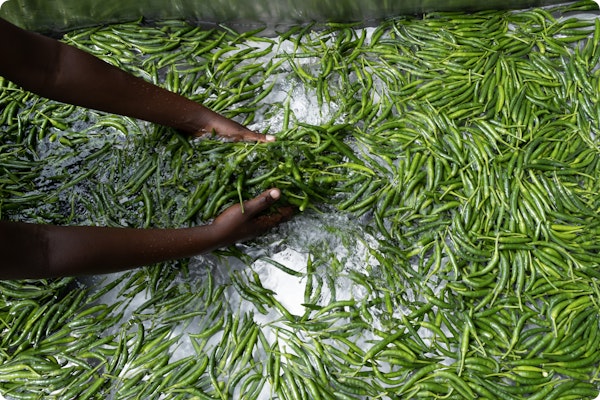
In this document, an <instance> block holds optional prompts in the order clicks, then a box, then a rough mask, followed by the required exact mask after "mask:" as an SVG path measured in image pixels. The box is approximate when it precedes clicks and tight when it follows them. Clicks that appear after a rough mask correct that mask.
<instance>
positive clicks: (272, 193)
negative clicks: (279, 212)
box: [244, 188, 281, 217]
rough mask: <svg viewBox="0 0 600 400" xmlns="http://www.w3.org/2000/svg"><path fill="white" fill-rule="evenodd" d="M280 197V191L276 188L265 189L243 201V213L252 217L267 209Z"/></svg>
mask: <svg viewBox="0 0 600 400" xmlns="http://www.w3.org/2000/svg"><path fill="white" fill-rule="evenodd" d="M280 197H281V191H280V190H279V189H277V188H272V189H268V190H265V191H264V192H262V193H261V194H259V195H258V196H257V197H255V198H253V199H250V200H246V201H245V202H244V215H245V216H248V217H253V216H255V215H256V214H259V213H261V212H262V211H264V210H266V209H268V208H269V207H270V206H271V205H272V204H273V203H275V202H276V201H277V200H279V198H280Z"/></svg>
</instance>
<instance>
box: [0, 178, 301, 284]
mask: <svg viewBox="0 0 600 400" xmlns="http://www.w3.org/2000/svg"><path fill="white" fill-rule="evenodd" d="M280 194H281V193H280V191H279V190H277V189H270V190H268V191H265V192H264V193H262V194H261V195H259V196H258V197H256V198H254V199H251V200H248V201H246V202H244V206H243V207H242V206H241V205H240V204H236V205H234V206H231V207H230V208H228V209H227V210H225V211H224V212H223V213H222V214H221V215H219V216H218V217H217V218H215V220H214V221H213V222H212V223H211V224H208V225H203V226H197V227H191V228H181V229H134V228H111V227H89V226H55V225H39V224H28V223H20V222H5V221H2V222H0V255H1V257H2V262H1V264H0V265H1V266H0V279H25V278H31V279H36V278H54V277H62V276H81V275H92V274H104V273H111V272H116V271H121V270H127V269H131V268H135V267H139V266H144V265H150V264H153V263H157V262H161V261H167V260H174V259H180V258H187V257H191V256H195V255H198V254H202V253H206V252H209V251H212V250H215V249H218V248H222V247H226V246H229V245H231V244H234V243H237V242H241V241H245V240H249V239H252V238H254V237H256V236H258V235H260V234H262V233H264V232H266V231H267V230H268V229H270V228H272V227H274V226H276V225H277V224H279V223H281V222H282V221H285V220H286V219H288V218H289V217H290V216H291V213H292V210H291V209H290V208H280V209H278V212H277V213H274V214H264V213H263V212H264V211H267V210H268V209H269V207H270V206H271V205H273V204H274V203H275V202H276V201H277V200H278V198H279V197H280Z"/></svg>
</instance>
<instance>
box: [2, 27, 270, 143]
mask: <svg viewBox="0 0 600 400" xmlns="http://www.w3.org/2000/svg"><path fill="white" fill-rule="evenodd" d="M0 54H2V62H0V76H3V77H5V78H6V79H8V80H10V81H13V82H14V83H17V84H18V85H20V86H22V87H23V88H25V89H27V90H29V91H32V92H34V93H36V94H39V95H41V96H44V97H47V98H50V99H53V100H57V101H61V102H64V103H69V104H75V105H78V106H82V107H87V108H93V109H96V110H100V111H105V112H109V113H114V114H120V115H127V116H130V117H133V118H138V119H142V120H145V121H149V122H153V123H156V124H160V125H165V126H170V127H173V128H175V129H178V130H181V131H183V132H186V133H189V134H192V135H204V134H211V133H213V132H214V133H216V134H218V135H220V136H222V137H224V138H227V139H230V140H234V141H237V140H244V141H272V140H274V138H273V137H272V136H268V135H267V136H265V135H262V134H259V133H256V132H252V131H250V130H249V129H247V128H245V127H244V126H242V125H240V124H238V123H237V122H235V121H232V120H230V119H228V118H225V117H223V116H222V115H220V114H218V113H215V112H213V111H211V110H210V109H208V108H206V107H204V106H203V105H201V104H199V103H196V102H194V101H192V100H189V99H187V98H185V97H183V96H181V95H179V94H176V93H173V92H170V91H168V90H166V89H163V88H160V87H159V86H156V85H154V84H152V83H149V82H146V81H144V80H143V79H140V78H137V77H134V76H133V75H131V74H129V73H127V72H125V71H123V70H121V69H119V68H117V67H114V66H112V65H110V64H108V63H106V62H104V61H102V60H100V59H99V58H97V57H94V56H93V55H91V54H88V53H86V52H84V51H82V50H79V49H77V48H75V47H73V46H69V45H67V44H65V43H62V42H60V41H57V40H55V39H52V38H49V37H46V36H43V35H40V34H37V33H34V32H29V31H26V30H23V29H21V28H19V27H17V26H15V25H13V24H11V23H9V22H8V21H6V20H3V19H1V18H0Z"/></svg>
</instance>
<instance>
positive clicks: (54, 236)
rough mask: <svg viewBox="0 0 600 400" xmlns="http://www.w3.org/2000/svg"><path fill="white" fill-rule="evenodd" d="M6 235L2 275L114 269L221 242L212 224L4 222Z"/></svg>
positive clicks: (0, 227) (1, 229) (1, 230)
mask: <svg viewBox="0 0 600 400" xmlns="http://www.w3.org/2000/svg"><path fill="white" fill-rule="evenodd" d="M0 238H1V244H0V250H1V251H2V254H3V258H4V260H3V262H2V268H1V270H0V279H20V278H48V277H62V276H81V275H92V274H104V273H111V272H116V271H122V270H126V269H131V268H135V267H140V266H145V265H151V264H154V263H157V262H161V261H166V260H173V259H179V258H187V257H191V256H194V255H198V254H201V253H205V252H208V251H211V250H214V249H215V248H218V247H220V243H218V240H217V239H216V235H214V234H213V232H212V231H211V226H210V225H206V226H199V227H194V228H184V229H128V228H105V227H84V226H53V225H36V224H25V223H17V222H0Z"/></svg>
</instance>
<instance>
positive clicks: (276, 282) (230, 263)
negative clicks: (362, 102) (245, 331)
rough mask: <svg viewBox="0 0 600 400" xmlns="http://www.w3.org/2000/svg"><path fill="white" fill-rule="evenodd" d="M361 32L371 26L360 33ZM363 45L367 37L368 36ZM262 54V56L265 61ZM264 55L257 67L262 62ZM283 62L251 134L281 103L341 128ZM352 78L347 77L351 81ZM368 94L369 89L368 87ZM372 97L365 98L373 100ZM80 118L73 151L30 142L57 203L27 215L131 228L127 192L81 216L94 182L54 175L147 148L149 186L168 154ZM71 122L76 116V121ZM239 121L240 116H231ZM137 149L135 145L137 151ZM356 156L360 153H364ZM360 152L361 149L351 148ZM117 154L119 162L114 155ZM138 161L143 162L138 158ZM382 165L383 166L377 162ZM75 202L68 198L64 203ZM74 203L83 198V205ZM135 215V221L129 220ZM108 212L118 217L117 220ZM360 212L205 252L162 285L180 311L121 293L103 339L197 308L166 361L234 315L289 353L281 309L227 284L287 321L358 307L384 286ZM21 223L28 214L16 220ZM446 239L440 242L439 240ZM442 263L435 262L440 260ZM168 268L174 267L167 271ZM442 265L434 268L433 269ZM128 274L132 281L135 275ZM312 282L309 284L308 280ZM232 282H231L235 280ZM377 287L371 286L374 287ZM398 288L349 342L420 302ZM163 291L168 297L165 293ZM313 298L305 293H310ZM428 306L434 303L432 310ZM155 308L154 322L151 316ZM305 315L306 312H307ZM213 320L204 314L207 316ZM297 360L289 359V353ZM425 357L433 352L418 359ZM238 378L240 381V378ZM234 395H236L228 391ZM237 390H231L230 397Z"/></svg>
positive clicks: (127, 170) (94, 283)
mask: <svg viewBox="0 0 600 400" xmlns="http://www.w3.org/2000/svg"><path fill="white" fill-rule="evenodd" d="M368 32H369V35H367V36H370V34H371V33H372V30H369V31H368ZM367 41H368V37H367ZM252 45H253V46H254V45H255V46H256V47H260V46H264V43H261V42H258V43H256V44H252ZM291 46H292V44H291V42H289V43H288V42H283V43H281V44H280V46H279V47H278V48H277V50H276V52H280V53H285V52H291V48H292V47H291ZM267 57H271V55H269V56H267ZM267 57H265V60H264V61H265V62H267V61H268V60H269V59H270V58H267ZM296 62H298V63H300V64H301V65H302V66H303V67H305V68H311V66H313V64H314V63H315V62H316V60H315V59H313V58H300V59H298V60H296ZM286 65H287V64H285V63H284V64H282V67H281V69H280V70H279V71H277V73H274V74H273V75H272V76H271V77H269V78H268V79H267V81H266V84H265V86H266V85H267V84H268V83H271V82H275V85H274V86H273V90H272V91H271V92H270V93H269V95H268V96H266V97H265V99H264V100H263V101H264V107H263V109H262V110H263V111H264V113H257V114H256V116H255V118H254V120H253V122H252V123H251V124H249V125H248V127H249V128H250V129H253V130H256V131H260V132H267V131H268V132H270V133H277V132H280V131H281V130H283V108H282V105H285V104H288V107H289V109H290V112H291V115H292V118H293V119H294V120H295V121H300V122H303V123H307V124H311V125H322V124H328V123H330V122H331V121H335V122H343V120H344V118H345V117H346V116H344V115H340V114H339V106H338V104H337V103H336V102H335V101H331V102H329V103H326V104H321V105H319V101H318V99H317V95H316V93H315V90H314V89H311V88H310V87H307V86H306V85H304V84H303V82H302V81H301V80H299V79H296V78H292V77H290V76H289V75H290V74H289V73H290V72H291V69H286ZM354 78H355V77H354ZM374 86H375V88H377V86H378V83H377V82H374ZM373 93H374V96H378V94H377V90H374V91H373ZM377 100H378V97H376V98H375V100H374V101H377ZM273 109H274V110H275V111H273ZM86 118H87V120H80V121H79V122H77V123H76V124H74V125H72V127H71V130H72V131H73V132H85V134H86V136H87V138H86V140H85V141H84V142H82V143H81V144H78V145H77V146H75V147H74V148H72V147H69V146H65V145H63V144H62V143H61V142H60V140H59V139H60V138H61V137H62V136H65V137H67V138H73V135H71V134H70V133H69V132H57V136H56V137H55V138H54V139H53V140H50V139H49V138H48V137H45V138H44V139H42V140H41V141H40V142H39V143H38V148H37V154H38V156H39V157H40V158H42V159H43V158H45V157H48V158H52V159H53V160H56V159H61V161H60V162H58V163H57V162H52V163H48V165H47V166H46V167H44V169H43V170H42V172H41V174H40V177H39V182H38V183H39V186H40V188H42V189H44V190H47V191H50V192H51V191H52V190H54V189H56V190H57V194H56V196H57V197H58V201H57V202H55V203H53V204H48V205H45V206H44V205H42V206H40V208H38V209H37V210H35V211H36V212H39V211H40V210H41V211H47V212H48V213H54V212H57V204H58V205H59V206H58V208H59V210H58V212H60V213H63V214H65V213H66V214H69V213H72V214H73V216H72V220H71V222H72V223H74V224H75V223H83V224H98V225H105V224H115V223H116V224H120V225H132V224H134V225H135V224H139V222H140V221H141V220H142V219H143V215H142V214H141V213H140V211H139V210H140V208H142V205H140V204H137V203H135V199H134V196H130V197H128V196H125V195H124V196H122V197H120V198H119V199H117V201H118V203H119V204H117V206H121V207H122V208H123V212H122V214H121V219H117V220H116V221H115V220H106V219H103V216H102V214H100V213H98V214H94V215H90V214H89V213H87V212H86V211H85V207H83V206H82V205H81V204H79V205H78V204H77V203H78V202H81V201H89V202H91V203H94V202H95V201H96V200H97V199H96V198H95V196H94V191H95V190H96V189H97V187H96V186H94V185H93V184H90V183H89V182H88V181H87V180H85V179H84V180H82V181H81V182H79V183H77V184H76V185H74V186H73V187H72V190H70V191H64V190H62V191H61V190H59V189H60V188H59V185H58V183H57V181H58V178H59V177H61V176H71V177H72V178H75V179H76V178H77V177H79V176H82V175H83V174H85V172H86V171H80V170H79V169H78V167H79V165H80V164H81V163H82V161H83V160H84V159H85V158H86V157H89V156H91V155H93V154H95V153H96V152H99V151H102V149H104V148H105V147H109V148H110V149H111V151H114V153H115V154H116V158H115V162H116V163H119V162H121V161H120V160H119V155H121V154H128V153H134V154H136V153H140V154H143V152H144V151H148V150H149V151H153V152H156V153H157V154H160V156H161V157H163V162H162V163H161V168H163V167H164V168H163V170H161V171H160V176H159V177H158V178H157V180H158V179H159V178H160V179H165V180H169V179H172V178H173V173H174V172H173V170H171V169H169V164H168V162H167V160H168V157H169V154H163V153H162V151H163V150H162V147H163V146H164V143H153V142H152V141H150V142H149V143H146V142H144V140H143V139H142V138H143V137H144V136H145V135H150V136H151V135H152V134H153V132H154V129H156V128H155V127H154V126H152V125H151V124H147V123H144V122H140V121H132V120H125V123H126V126H130V127H131V128H132V129H131V130H130V131H133V132H137V133H135V134H133V135H132V134H131V133H127V132H125V131H122V130H119V129H115V128H113V127H106V128H105V129H102V130H100V131H89V129H88V128H89V127H90V126H93V125H94V123H95V122H96V121H95V120H94V114H93V113H92V114H89V115H87V114H86ZM74 119H77V117H76V116H75V117H74ZM234 119H238V121H240V122H241V118H238V117H235V118H234ZM140 143H141V144H142V145H143V146H142V148H141V149H140V148H138V147H139V145H140ZM350 145H351V146H353V147H354V148H355V149H361V147H360V146H361V145H360V144H359V143H350ZM363 150H364V149H363ZM357 153H360V150H357ZM123 158H125V157H124V156H123ZM139 158H140V159H141V158H142V157H139ZM103 161H105V160H103V159H99V160H98V162H97V164H94V163H88V164H87V165H91V166H92V167H94V166H98V171H97V172H94V179H95V181H94V182H99V183H100V184H103V185H111V184H113V183H114V179H115V177H114V176H113V175H112V173H111V172H110V168H103V167H105V166H104V165H102V164H101V163H102V162H103ZM383 165H384V166H385V167H386V168H387V166H386V165H385V164H383ZM135 167H136V165H135V164H134V165H130V166H126V165H122V166H120V167H119V168H118V170H119V171H120V172H121V173H122V179H123V181H127V178H128V177H129V176H131V175H133V174H134V173H135ZM73 199H75V201H73ZM82 199H83V200H82ZM184 206H185V194H181V197H180V198H177V201H176V202H175V205H174V206H173V207H172V208H170V209H167V210H162V212H164V213H165V215H164V217H163V218H162V219H158V220H156V221H157V222H158V225H161V224H164V225H167V224H168V222H169V221H173V220H177V218H178V216H177V215H176V214H174V213H176V212H177V208H184ZM138 214H139V215H138ZM116 215H117V216H118V215H119V214H116ZM369 218H370V216H369V215H365V216H363V217H362V219H353V218H351V217H349V216H348V215H345V214H342V213H338V212H335V211H331V210H325V211H323V212H322V213H320V214H317V213H316V212H314V211H307V212H304V213H302V214H300V215H298V216H296V217H295V218H294V219H293V220H292V221H290V222H288V223H285V224H283V225H282V226H280V227H278V228H277V229H276V230H274V232H271V233H269V234H267V235H265V236H264V237H261V238H259V239H256V240H255V241H253V242H251V243H248V244H245V245H239V246H237V249H238V250H239V251H240V252H241V253H242V254H243V256H240V255H239V253H236V252H234V253H233V255H231V254H230V253H228V252H224V253H217V254H214V255H205V256H198V257H194V258H192V259H191V260H190V261H189V263H187V264H185V268H184V271H182V272H181V273H173V272H172V271H170V275H169V276H172V277H173V280H172V282H171V283H170V285H169V286H168V289H169V290H171V289H172V292H173V293H175V294H186V293H189V297H190V300H189V302H187V303H186V304H185V306H184V307H183V309H172V310H169V309H165V310H157V309H154V308H152V307H151V306H149V305H148V304H149V302H151V301H152V299H153V296H154V295H155V293H153V292H152V290H150V289H147V290H141V291H138V292H137V293H135V294H133V295H132V296H130V297H127V300H126V301H124V302H123V303H122V305H121V307H120V308H119V312H122V319H121V322H120V323H119V324H115V327H114V331H107V332H106V334H107V335H109V334H113V333H117V332H118V330H119V329H120V326H122V325H124V324H127V323H128V322H129V321H132V320H135V319H140V318H141V321H142V323H143V324H144V327H145V328H146V329H148V330H151V329H152V327H155V326H160V325H161V323H163V322H164V321H169V318H171V317H177V316H178V315H184V314H185V313H191V312H197V313H198V315H197V316H194V317H190V318H187V319H185V320H184V321H181V322H178V323H175V324H173V329H172V332H171V334H170V337H177V338H179V339H178V341H177V342H176V343H175V344H174V345H173V346H172V348H171V358H170V361H177V360H181V359H183V358H185V357H187V356H189V355H193V354H196V353H197V348H196V347H195V345H194V342H193V341H194V335H195V334H198V333H201V332H203V331H205V330H206V329H208V328H209V327H211V325H212V324H214V323H215V320H216V319H218V317H219V316H222V315H224V314H225V315H235V316H238V317H240V318H251V319H252V320H253V321H254V323H255V324H256V325H257V326H259V327H260V329H261V331H262V333H263V334H264V337H265V338H266V344H267V345H269V346H273V345H276V346H277V348H278V349H279V351H280V352H281V353H282V354H283V353H290V354H292V353H294V349H293V348H292V347H290V346H287V345H286V340H290V339H291V337H286V332H287V333H288V334H289V335H292V333H291V332H290V328H289V327H288V326H287V325H286V322H285V320H284V319H282V314H281V311H280V310H277V309H275V308H271V307H268V308H267V310H266V312H264V311H263V310H261V309H260V308H259V307H258V305H257V304H256V302H255V301H253V299H252V298H245V297H244V296H242V294H241V293H240V291H239V290H238V288H237V287H236V285H234V283H235V284H238V285H241V287H243V286H244V285H245V284H246V283H247V281H250V280H252V279H253V278H252V274H253V273H256V275H257V276H258V282H259V283H260V285H261V286H262V287H263V288H264V289H266V290H267V291H270V292H272V296H273V298H274V299H275V300H277V301H278V302H279V303H280V304H281V306H282V307H283V308H284V309H285V310H287V312H289V313H290V314H291V315H293V316H296V317H302V316H303V315H305V314H306V313H309V314H310V313H311V311H312V309H311V307H313V308H315V309H318V307H324V306H326V305H328V304H330V303H332V302H335V301H346V300H353V301H355V302H356V303H357V304H361V303H367V302H368V301H369V300H371V299H372V298H373V297H376V296H378V295H379V292H376V293H375V294H373V293H372V291H373V290H375V291H381V289H382V288H381V286H383V285H384V284H385V282H384V281H385V280H384V279H383V278H380V277H379V276H378V274H380V273H381V272H380V271H379V268H380V267H381V266H380V265H379V262H378V260H377V259H376V258H375V257H374V256H373V254H374V253H376V252H377V251H378V250H379V249H378V240H380V239H381V238H379V237H373V236H371V234H370V233H369V232H367V231H366V230H365V229H364V228H365V225H366V223H367V222H368V219H369ZM24 219H27V218H24ZM448 242H449V239H448ZM445 262H446V260H444V263H445ZM309 263H313V264H314V265H316V267H315V271H314V272H313V273H310V272H309V270H308V264H309ZM278 264H280V265H282V266H284V267H285V268H288V269H289V270H291V271H293V272H295V273H289V272H286V271H285V270H284V269H282V268H279V267H278V266H277V265H278ZM407 267H408V268H409V269H413V270H415V271H416V270H418V266H417V265H416V264H410V265H408V266H407ZM174 268H178V265H175V267H174ZM444 268H445V265H444V264H442V266H441V269H444ZM134 275H135V274H134V273H131V272H125V273H120V274H112V275H108V276H103V277H92V278H88V279H83V280H82V282H83V283H85V284H86V285H89V287H90V288H97V289H101V288H102V287H103V286H104V285H107V284H109V283H110V282H112V281H114V280H116V279H123V281H122V283H121V284H120V285H118V286H117V287H115V289H113V290H111V291H110V292H109V293H107V294H106V295H104V296H102V297H101V298H100V299H98V302H99V303H105V304H112V303H115V302H120V301H122V300H123V296H122V294H120V293H121V290H122V289H123V287H124V286H125V285H126V284H127V283H128V282H129V279H128V278H129V277H131V276H134ZM135 276H137V275H135ZM357 276H358V277H368V278H369V282H370V283H369V284H368V285H367V284H365V283H364V282H362V281H360V280H357V278H356V277H357ZM210 279H212V281H213V283H212V284H213V286H214V287H224V288H225V290H224V291H223V292H222V293H221V295H220V296H219V298H218V299H216V300H217V302H221V303H223V304H224V308H223V309H222V310H221V311H220V312H219V313H217V314H215V315H213V312H214V311H215V309H216V307H217V306H216V305H214V304H208V303H207V298H206V296H205V295H203V294H202V290H203V288H204V287H205V286H206V283H207V281H208V280H210ZM313 279H314V280H313ZM309 280H313V282H320V285H319V286H318V288H319V290H318V293H315V292H314V291H313V292H312V293H309V294H308V295H307V293H306V291H307V285H308V283H309ZM234 281H235V282H234ZM445 283H446V282H445V281H444V280H443V279H439V278H437V277H436V276H431V277H429V278H428V279H427V280H426V281H425V282H421V283H420V284H422V285H426V286H427V287H428V288H429V289H430V290H431V292H432V293H433V294H434V295H435V296H438V295H439V294H441V293H443V290H444V287H445ZM378 284H379V286H378ZM396 285H397V287H396V288H394V289H396V290H397V291H399V292H402V300H403V301H402V302H400V304H397V303H395V305H396V307H395V308H394V311H393V313H392V314H391V315H385V314H386V312H385V311H384V310H383V309H382V308H380V307H379V306H377V305H376V306H373V307H372V308H371V310H370V317H371V318H372V319H371V320H370V321H369V323H370V324H371V327H372V328H373V329H371V330H363V331H361V332H359V333H358V332H357V333H356V334H355V335H353V336H350V337H349V338H350V339H351V340H352V341H353V343H355V344H356V345H357V346H359V347H360V348H363V349H368V348H369V346H371V345H372V343H373V342H375V341H377V340H380V338H379V337H378V336H377V335H376V334H375V333H373V332H374V330H382V331H386V330H389V324H390V322H393V321H398V320H401V318H402V317H405V316H407V315H408V314H410V312H411V311H412V310H413V309H411V307H410V305H411V304H412V303H419V302H425V301H426V300H425V299H423V298H420V297H419V294H418V293H419V290H417V289H418V288H416V287H414V285H415V283H414V282H412V283H411V282H408V280H407V281H400V282H396ZM169 293H171V292H169ZM311 294H312V296H311ZM434 310H435V307H434ZM155 311H160V312H156V313H155V314H154V315H153V316H150V314H151V313H153V312H155ZM313 314H314V313H313ZM211 317H212V318H211ZM347 322H349V321H348V320H345V319H343V318H339V319H338V320H335V321H333V322H332V326H331V327H330V328H331V329H333V328H335V327H336V326H338V327H339V328H340V329H343V327H344V326H345V324H346V323H347ZM417 328H418V331H417V332H418V334H419V336H420V337H421V338H422V340H423V341H424V342H425V343H426V344H427V345H431V344H432V341H433V340H435V337H434V336H435V335H434V334H433V333H432V332H431V331H430V330H428V329H426V328H423V327H417ZM442 329H443V330H444V333H445V334H447V335H448V336H451V334H450V333H449V332H448V331H447V330H445V329H446V328H445V327H442ZM222 333H223V332H217V333H216V334H214V335H213V336H212V337H211V338H210V340H209V341H207V343H206V344H204V347H203V351H205V352H206V353H207V354H210V352H211V351H213V350H214V349H215V348H217V347H218V346H219V344H220V343H221V341H222V340H223V339H227V338H224V337H223V336H222ZM295 334H296V335H297V337H295V338H293V339H294V340H299V341H302V342H304V343H306V344H307V345H310V342H311V340H312V338H311V336H310V335H309V334H307V333H306V332H295ZM268 351H269V349H268V348H267V346H265V345H264V344H261V345H257V346H256V347H255V349H254V350H253V355H252V356H253V358H254V359H255V360H260V359H263V358H265V357H266V355H267V352H268ZM296 355H298V354H296ZM426 356H431V357H434V355H433V354H431V355H426ZM281 361H282V363H285V362H286V358H285V357H282V360H281ZM455 362H456V360H455V359H452V358H448V357H447V358H445V359H443V360H442V361H440V363H442V364H445V365H452V364H453V363H455ZM386 368H391V367H390V366H387V365H384V364H382V365H380V369H381V371H386ZM134 372H135V371H133V370H127V369H126V370H124V371H123V375H124V376H127V375H130V374H133V373H134ZM242 382H243V381H242ZM236 390H239V389H236ZM236 394H238V393H236ZM260 398H261V399H267V398H271V389H270V386H269V382H268V381H267V382H266V383H265V385H264V386H263V389H262V393H261V396H260Z"/></svg>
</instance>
